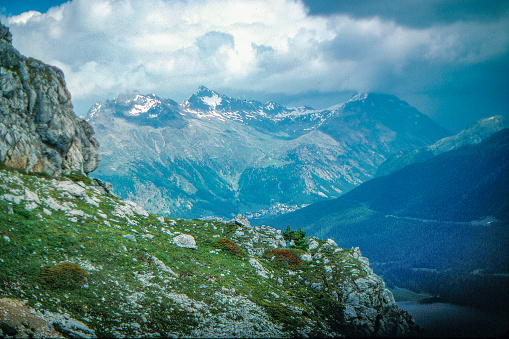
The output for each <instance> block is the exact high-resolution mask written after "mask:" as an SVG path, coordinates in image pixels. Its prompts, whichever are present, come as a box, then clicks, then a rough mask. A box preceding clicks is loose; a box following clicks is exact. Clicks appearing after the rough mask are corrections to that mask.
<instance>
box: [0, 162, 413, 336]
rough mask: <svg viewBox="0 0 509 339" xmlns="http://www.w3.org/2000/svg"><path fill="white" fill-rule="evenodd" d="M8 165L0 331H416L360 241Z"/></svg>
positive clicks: (0, 190)
mask: <svg viewBox="0 0 509 339" xmlns="http://www.w3.org/2000/svg"><path fill="white" fill-rule="evenodd" d="M73 179H74V181H73V180H70V178H69V177H62V178H60V179H52V178H50V177H44V176H39V177H36V176H33V175H26V174H23V173H21V172H19V171H15V170H12V169H2V170H0V181H1V182H2V185H1V186H0V244H1V246H0V324H1V329H2V333H0V335H2V334H3V335H7V336H14V335H16V336H18V337H22V336H23V337H24V336H28V337H39V336H51V337H58V336H66V337H69V336H70V337H82V338H93V337H160V336H162V337H172V336H179V337H180V336H184V337H189V336H190V337H221V336H223V337H234V336H235V337H295V336H298V337H306V336H319V337H324V336H343V335H362V336H365V335H391V336H392V335H409V334H411V333H413V332H412V331H413V330H415V326H414V325H413V320H412V318H411V317H410V316H409V315H408V314H407V313H406V312H404V311H402V310H400V309H399V308H398V307H397V306H396V304H395V303H394V299H393V297H392V294H391V293H390V292H389V291H388V290H387V289H386V288H385V284H384V282H383V281H382V279H380V278H379V277H378V276H377V275H376V274H374V273H373V271H372V270H371V268H370V267H369V263H368V260H367V259H366V258H364V257H362V255H361V253H360V251H359V250H358V249H351V250H347V249H343V248H339V247H338V246H337V245H336V244H335V243H334V241H332V240H327V241H322V240H319V239H316V238H306V239H305V244H304V246H301V248H295V247H288V246H287V243H286V241H285V240H284V239H283V237H282V235H281V232H280V231H278V230H276V229H274V228H271V227H267V226H260V227H253V226H251V225H250V224H249V222H247V219H245V218H243V217H241V216H239V217H237V219H236V220H232V221H230V222H224V221H222V220H208V221H207V220H181V219H171V218H168V217H162V216H157V215H154V214H150V213H148V212H146V211H145V210H144V209H143V208H141V207H139V206H138V205H136V204H135V203H133V202H129V201H122V200H120V199H118V198H116V197H114V196H111V195H109V194H107V193H106V191H105V190H104V189H103V188H101V187H100V186H98V185H97V184H96V183H95V182H94V181H93V180H90V179H89V178H87V177H84V176H83V177H76V176H74V177H73Z"/></svg>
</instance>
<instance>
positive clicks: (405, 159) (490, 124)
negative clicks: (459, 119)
mask: <svg viewBox="0 0 509 339" xmlns="http://www.w3.org/2000/svg"><path fill="white" fill-rule="evenodd" d="M508 127H509V118H508V117H506V116H501V115H497V116H493V117H490V118H485V119H481V120H479V121H477V122H475V123H473V124H471V125H470V126H468V127H467V128H466V129H464V130H463V131H461V132H460V133H458V134H456V135H453V136H450V137H446V138H443V139H440V140H439V141H437V142H436V143H434V144H433V145H430V146H424V147H421V148H417V149H414V150H411V151H408V152H400V153H399V154H396V155H394V156H392V157H390V158H389V159H387V160H386V161H384V162H383V163H382V164H381V165H380V166H379V167H378V171H377V173H376V176H377V177H380V176H384V175H387V174H390V173H392V172H396V171H397V170H400V169H402V168H403V167H405V166H408V165H410V164H412V163H414V162H422V161H425V160H428V159H431V158H433V157H434V156H436V155H439V154H442V153H445V152H448V151H452V150H454V149H457V148H459V147H461V146H464V145H471V144H478V143H480V142H481V141H483V140H484V139H486V138H487V137H489V136H490V135H492V134H493V133H496V132H498V131H500V130H502V129H504V128H508Z"/></svg>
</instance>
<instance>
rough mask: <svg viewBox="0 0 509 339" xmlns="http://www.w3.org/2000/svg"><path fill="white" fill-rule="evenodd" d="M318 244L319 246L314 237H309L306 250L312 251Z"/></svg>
mask: <svg viewBox="0 0 509 339" xmlns="http://www.w3.org/2000/svg"><path fill="white" fill-rule="evenodd" d="M318 246H320V244H319V243H318V241H316V240H315V239H311V241H310V242H309V247H308V250H309V251H312V250H314V249H316V248H318Z"/></svg>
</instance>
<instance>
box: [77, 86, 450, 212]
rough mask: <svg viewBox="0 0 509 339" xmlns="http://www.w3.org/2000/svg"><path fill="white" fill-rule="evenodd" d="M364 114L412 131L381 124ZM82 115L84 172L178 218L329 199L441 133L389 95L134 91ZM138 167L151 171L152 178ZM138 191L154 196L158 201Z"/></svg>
mask: <svg viewBox="0 0 509 339" xmlns="http://www.w3.org/2000/svg"><path fill="white" fill-rule="evenodd" d="M135 99H136V100H138V101H139V100H141V101H143V103H142V102H141V101H140V103H136V102H135ZM133 100H134V101H133ZM164 100H166V101H164ZM386 101H387V102H389V104H390V107H389V108H390V112H389V109H388V108H386V107H384V103H385V102H386ZM129 112H137V114H136V115H133V114H131V113H129ZM391 112H394V113H393V114H392V115H394V116H395V117H392V118H391ZM371 116H373V117H375V118H377V117H379V116H380V117H382V118H380V119H385V120H391V119H392V120H405V121H407V122H408V121H411V123H407V124H409V125H412V127H411V129H410V130H409V131H406V127H405V124H399V125H398V124H393V125H394V127H393V128H394V129H395V130H391V129H390V128H388V127H387V126H385V125H384V124H382V123H381V122H379V121H378V120H376V119H375V118H371ZM402 116H408V117H407V118H405V119H402V118H401V117H402ZM161 117H166V118H165V120H164V119H162V118H161ZM356 117H357V118H356ZM359 117H362V118H363V119H365V120H366V121H367V122H366V123H365V125H363V126H359V119H360V118H359ZM86 119H87V121H88V122H89V123H90V124H91V125H92V126H94V129H95V130H96V131H97V133H96V134H97V136H98V138H99V141H100V142H101V145H102V148H101V149H102V156H103V159H104V160H103V161H102V162H101V166H100V168H99V169H98V171H96V173H95V174H94V175H96V176H97V177H99V178H101V179H103V180H106V181H114V186H115V187H116V188H117V193H118V194H120V196H122V197H125V198H129V199H133V200H135V201H137V202H138V203H139V204H141V205H144V206H145V207H146V208H148V209H149V210H151V211H154V212H158V213H162V214H166V215H169V214H172V215H175V216H182V217H201V216H212V215H216V216H221V217H231V215H224V214H223V213H224V211H225V210H229V211H230V212H229V213H233V214H236V213H243V214H247V215H251V214H252V213H260V212H261V213H267V211H269V210H276V213H278V212H277V211H283V210H288V209H295V208H299V207H302V206H303V205H306V204H309V203H312V202H315V201H318V200H322V199H329V198H333V197H338V196H339V195H340V194H342V193H343V192H346V191H348V190H350V189H351V188H353V187H355V186H356V185H358V184H359V183H361V182H364V181H366V180H367V179H369V178H371V177H372V176H373V175H374V173H375V171H376V168H377V166H378V165H379V164H380V163H381V162H382V161H384V160H385V159H386V157H388V156H389V155H390V154H392V153H395V152H397V151H399V150H403V149H405V150H406V149H413V148H415V147H417V146H419V145H420V146H422V145H427V144H431V143H432V142H434V141H436V140H438V139H440V138H441V137H443V136H445V135H448V134H447V133H448V132H446V131H445V130H443V129H441V128H440V127H438V125H436V124H434V123H433V122H432V121H431V119H429V118H427V117H425V116H424V115H423V114H422V113H419V112H418V111H417V110H415V108H412V107H411V106H409V105H408V104H407V103H404V102H403V101H401V100H399V99H397V98H396V97H393V96H387V95H380V94H365V95H357V96H354V97H353V98H352V99H351V100H349V101H347V102H346V103H343V104H341V105H335V106H332V108H331V109H325V110H313V109H310V108H306V107H301V108H286V107H283V106H280V105H277V104H275V103H271V102H268V103H265V104H262V103H260V102H258V101H244V100H239V99H233V98H229V97H227V96H225V95H221V94H219V93H217V92H215V91H212V90H209V89H208V88H206V87H204V86H201V87H200V88H199V89H198V91H197V92H196V93H195V94H193V95H191V96H190V97H189V99H187V100H185V101H183V102H182V103H180V104H178V103H176V102H175V101H173V100H171V99H161V98H158V97H157V96H155V95H152V96H150V95H149V96H142V95H140V94H139V93H138V94H131V95H130V97H129V96H128V97H125V96H124V97H122V98H117V99H114V100H107V101H104V102H101V103H97V104H96V105H94V107H93V108H92V109H91V110H90V111H89V114H88V115H87V118H86ZM414 125H416V126H421V125H422V128H421V127H414ZM424 130H426V131H427V132H426V133H424ZM135 155H136V156H135ZM140 159H142V160H140ZM176 163H179V164H181V165H183V167H182V166H177V165H176ZM119 168H122V169H121V171H118V170H117V169H119ZM138 168H144V171H146V170H148V169H150V168H154V169H155V171H156V174H155V177H156V178H157V179H154V180H151V179H150V178H147V177H146V175H145V174H144V173H140V170H138ZM168 169H171V171H170V170H168ZM119 177H120V178H119ZM163 181H166V183H163ZM257 183H266V185H265V186H266V187H267V190H266V191H265V192H264V191H260V190H257V189H256V187H255V186H256V184H257ZM147 194H149V195H157V196H158V204H159V205H158V206H156V205H155V203H153V202H152V200H154V199H152V198H148V196H147ZM228 197H235V199H231V198H228ZM149 199H150V201H149ZM214 206H217V208H216V207H214ZM224 206H228V207H227V208H224Z"/></svg>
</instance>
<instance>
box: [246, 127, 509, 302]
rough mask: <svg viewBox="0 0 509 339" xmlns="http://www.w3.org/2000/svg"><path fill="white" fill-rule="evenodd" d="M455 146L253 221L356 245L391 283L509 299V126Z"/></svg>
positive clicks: (464, 298) (457, 295)
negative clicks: (299, 206)
mask: <svg viewBox="0 0 509 339" xmlns="http://www.w3.org/2000/svg"><path fill="white" fill-rule="evenodd" d="M496 119H498V118H496ZM486 122H489V120H484V121H481V123H480V124H478V125H477V126H478V127H479V126H480V125H483V124H485V123H486ZM469 130H470V131H471V130H472V128H470V129H468V130H467V132H463V133H460V136H461V135H462V136H464V137H465V136H467V135H469V134H468V131H469ZM469 138H470V137H469ZM470 139H471V138H470ZM459 140H460V137H458V136H457V137H453V138H448V139H445V140H442V141H441V142H439V143H437V144H436V145H445V144H446V143H447V142H450V145H451V144H454V145H458V144H461V142H460V141H459ZM453 141H454V142H453ZM449 147H451V146H447V148H449ZM451 148H453V150H451V151H448V152H444V153H442V154H439V155H437V156H434V157H432V158H430V159H427V160H424V161H422V162H415V163H413V164H410V165H408V166H406V167H404V168H402V169H400V170H398V171H396V172H393V173H391V174H389V175H386V176H382V177H379V178H375V179H372V180H370V181H368V182H365V183H363V184H362V185H360V186H359V187H357V188H355V189H353V190H351V191H350V192H348V193H346V194H344V195H343V196H341V197H340V198H337V199H333V200H329V201H322V202H318V203H315V204H313V205H310V206H307V207H305V208H303V209H300V210H298V211H295V212H292V213H288V214H286V215H283V216H279V217H277V218H267V219H265V220H259V221H257V222H255V223H258V224H261V223H266V224H268V225H271V226H276V227H279V228H284V227H286V226H287V225H290V226H291V227H292V228H298V227H301V228H302V229H303V230H304V231H306V232H307V234H308V235H314V236H320V237H330V238H333V239H334V240H335V241H336V242H337V243H338V245H339V246H341V247H345V248H350V247H351V246H360V248H362V249H363V252H364V253H366V254H367V255H368V256H369V258H370V259H371V260H372V261H373V265H374V267H375V271H376V272H378V274H381V275H383V277H384V280H385V281H386V282H388V283H389V284H390V285H398V286H400V287H408V288H410V289H412V290H414V291H418V290H426V291H427V292H431V293H436V294H440V295H442V296H447V297H450V298H452V299H454V300H455V301H457V302H462V303H472V304H475V306H480V305H481V306H490V307H494V306H495V305H498V306H500V307H505V308H507V306H506V305H507V301H509V294H508V293H506V292H505V291H507V287H509V279H508V275H507V274H508V273H509V266H508V263H509V248H508V246H507V244H509V235H508V233H507V228H508V226H509V129H507V128H506V129H503V130H501V131H499V132H496V133H494V134H493V135H491V136H490V137H488V138H486V139H485V140H483V141H482V142H480V143H474V144H467V145H465V146H462V147H458V148H456V147H455V146H454V147H451ZM431 149H436V148H435V146H434V147H432V148H431ZM479 286H484V287H483V288H482V289H481V290H479V288H478V287H479ZM497 286H498V287H497ZM504 286H505V287H504ZM474 290H475V294H477V296H476V297H475V298H474V297H472V293H473V292H472V291H474ZM505 311H507V309H506V310H505Z"/></svg>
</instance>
